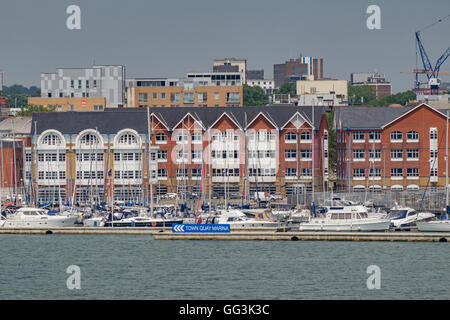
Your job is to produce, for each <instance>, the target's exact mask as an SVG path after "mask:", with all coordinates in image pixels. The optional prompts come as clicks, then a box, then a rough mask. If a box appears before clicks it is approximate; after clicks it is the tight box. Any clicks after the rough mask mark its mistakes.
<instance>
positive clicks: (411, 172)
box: [406, 168, 419, 177]
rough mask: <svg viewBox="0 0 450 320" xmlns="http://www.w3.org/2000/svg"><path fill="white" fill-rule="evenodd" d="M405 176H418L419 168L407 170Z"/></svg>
mask: <svg viewBox="0 0 450 320" xmlns="http://www.w3.org/2000/svg"><path fill="white" fill-rule="evenodd" d="M406 176H407V177H418V176H419V168H407V169H406Z"/></svg>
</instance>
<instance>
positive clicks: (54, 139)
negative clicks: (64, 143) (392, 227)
mask: <svg viewBox="0 0 450 320" xmlns="http://www.w3.org/2000/svg"><path fill="white" fill-rule="evenodd" d="M41 144H42V145H46V146H60V145H61V139H60V138H59V137H58V136H57V135H56V134H54V133H49V134H47V135H46V136H44V138H43V139H42V142H41Z"/></svg>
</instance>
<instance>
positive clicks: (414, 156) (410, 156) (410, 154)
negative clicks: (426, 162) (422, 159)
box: [406, 149, 419, 160]
mask: <svg viewBox="0 0 450 320" xmlns="http://www.w3.org/2000/svg"><path fill="white" fill-rule="evenodd" d="M406 160H419V149H408V150H407V151H406Z"/></svg>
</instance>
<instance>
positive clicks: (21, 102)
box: [0, 84, 41, 108]
mask: <svg viewBox="0 0 450 320" xmlns="http://www.w3.org/2000/svg"><path fill="white" fill-rule="evenodd" d="M40 94H41V90H40V89H39V88H36V87H31V88H29V89H28V88H26V87H24V86H22V85H19V84H15V85H12V86H9V87H5V88H4V89H3V90H2V91H0V96H2V97H6V107H8V108H14V107H18V108H22V107H26V106H27V105H28V98H29V97H31V96H35V97H36V96H40Z"/></svg>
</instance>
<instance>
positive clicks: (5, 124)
mask: <svg viewBox="0 0 450 320" xmlns="http://www.w3.org/2000/svg"><path fill="white" fill-rule="evenodd" d="M2 119H3V121H0V132H8V133H12V132H13V131H14V134H19V135H20V134H22V135H28V134H29V133H30V131H31V117H9V118H2ZM13 129H14V130H13Z"/></svg>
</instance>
